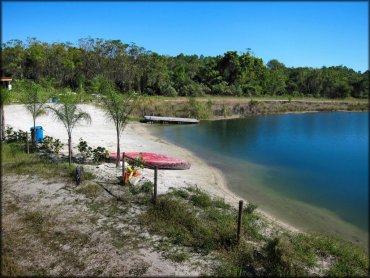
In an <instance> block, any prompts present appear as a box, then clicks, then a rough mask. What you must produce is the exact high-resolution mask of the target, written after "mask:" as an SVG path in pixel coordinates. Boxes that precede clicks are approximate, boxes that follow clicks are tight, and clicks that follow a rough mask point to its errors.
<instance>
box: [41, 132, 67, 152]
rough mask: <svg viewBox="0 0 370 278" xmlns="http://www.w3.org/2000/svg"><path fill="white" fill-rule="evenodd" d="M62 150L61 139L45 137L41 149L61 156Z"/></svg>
mask: <svg viewBox="0 0 370 278" xmlns="http://www.w3.org/2000/svg"><path fill="white" fill-rule="evenodd" d="M62 148H63V144H62V142H61V141H60V140H59V139H54V138H53V137H51V136H45V137H44V142H42V143H41V144H40V146H39V149H41V150H44V151H46V152H49V153H55V154H59V152H60V150H61V149H62Z"/></svg>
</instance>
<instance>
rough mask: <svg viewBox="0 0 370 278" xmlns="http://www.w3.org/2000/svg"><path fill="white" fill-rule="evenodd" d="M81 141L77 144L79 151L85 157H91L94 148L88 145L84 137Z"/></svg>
mask: <svg viewBox="0 0 370 278" xmlns="http://www.w3.org/2000/svg"><path fill="white" fill-rule="evenodd" d="M79 141H80V142H79V143H78V145H77V149H78V151H79V152H80V153H81V154H82V155H83V156H84V158H85V159H89V158H90V157H91V155H92V150H93V148H92V147H90V146H88V145H87V142H86V141H84V140H83V139H82V138H80V140H79Z"/></svg>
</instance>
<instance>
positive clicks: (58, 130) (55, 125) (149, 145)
mask: <svg viewBox="0 0 370 278" xmlns="http://www.w3.org/2000/svg"><path fill="white" fill-rule="evenodd" d="M80 107H81V109H83V110H84V111H86V112H88V113H90V115H91V118H92V123H91V125H87V124H85V123H82V124H80V125H78V126H76V127H75V129H74V130H73V134H72V144H73V146H77V144H78V143H79V138H81V137H82V138H83V139H84V140H85V141H87V143H88V145H90V146H92V147H97V146H102V147H105V148H106V149H108V150H109V151H112V152H115V151H116V144H117V143H116V133H115V128H114V124H113V122H111V121H110V120H107V118H106V117H105V115H104V112H103V111H102V110H100V109H98V108H96V107H95V106H93V105H86V104H84V105H81V106H80ZM5 124H6V125H10V126H12V127H13V128H14V129H16V130H17V129H22V130H24V131H29V130H30V127H31V126H32V125H33V121H32V117H31V115H30V113H29V112H28V111H26V109H25V108H24V106H23V105H8V106H5ZM36 125H40V126H42V127H43V129H44V136H46V135H48V136H52V137H54V138H58V139H60V140H61V141H62V143H64V144H65V145H67V140H68V137H67V132H66V129H65V127H64V126H63V125H62V123H60V122H58V121H56V120H55V119H54V118H53V116H52V114H50V113H49V115H43V116H40V117H39V118H37V120H36ZM120 147H121V151H139V152H140V151H142V152H155V153H159V154H164V155H169V156H173V157H175V158H179V159H184V160H187V161H189V162H190V163H191V167H190V169H189V170H159V171H158V194H161V193H165V192H167V191H168V189H169V188H170V187H173V188H180V187H185V186H187V185H196V186H198V187H199V188H200V189H203V190H205V191H207V192H208V193H210V194H211V195H213V196H218V197H221V198H224V199H225V201H226V202H228V203H230V204H233V205H234V206H237V204H238V201H239V200H240V199H242V198H240V197H239V196H237V195H236V194H234V193H233V192H231V191H230V190H229V189H228V188H227V183H226V180H225V178H224V176H223V175H222V173H221V172H220V171H219V170H217V169H215V168H213V167H211V166H209V165H208V164H207V163H206V162H204V161H203V160H201V159H200V158H198V157H197V156H195V155H194V154H193V153H191V152H190V151H188V150H186V149H183V148H181V147H178V146H176V145H173V144H170V143H168V142H166V141H163V140H161V139H159V138H157V137H155V136H153V135H152V134H151V133H150V131H149V130H148V128H147V124H142V123H129V124H128V125H127V127H126V129H125V131H124V133H123V135H122V137H121V144H120ZM75 152H77V150H75ZM112 165H113V164H112ZM152 173H153V171H151V170H145V171H144V173H143V174H144V175H145V176H146V177H147V178H148V179H150V180H152V179H153V177H152ZM260 213H262V214H263V215H265V216H266V217H267V218H268V219H270V220H272V221H273V222H275V223H278V224H279V226H282V227H284V228H288V229H289V230H291V231H297V229H295V228H294V227H292V226H290V225H288V224H286V223H283V222H281V221H279V220H277V219H274V218H273V217H272V216H270V215H268V214H266V213H264V212H261V211H260Z"/></svg>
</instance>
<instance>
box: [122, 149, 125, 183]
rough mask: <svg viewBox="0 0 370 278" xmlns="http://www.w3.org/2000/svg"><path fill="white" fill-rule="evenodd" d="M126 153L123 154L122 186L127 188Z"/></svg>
mask: <svg viewBox="0 0 370 278" xmlns="http://www.w3.org/2000/svg"><path fill="white" fill-rule="evenodd" d="M125 160H126V159H125V153H124V152H123V153H122V184H123V186H125Z"/></svg>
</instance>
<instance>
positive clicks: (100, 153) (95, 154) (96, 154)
mask: <svg viewBox="0 0 370 278" xmlns="http://www.w3.org/2000/svg"><path fill="white" fill-rule="evenodd" d="M92 159H93V161H94V162H100V161H106V160H108V159H109V152H108V150H107V149H106V148H104V147H100V146H98V147H96V148H95V149H93V150H92Z"/></svg>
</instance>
